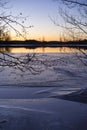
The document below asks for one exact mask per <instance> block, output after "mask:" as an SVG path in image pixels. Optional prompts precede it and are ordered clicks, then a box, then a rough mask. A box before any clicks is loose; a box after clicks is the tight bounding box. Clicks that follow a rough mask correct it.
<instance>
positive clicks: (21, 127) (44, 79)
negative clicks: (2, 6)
mask: <svg viewBox="0 0 87 130" xmlns="http://www.w3.org/2000/svg"><path fill="white" fill-rule="evenodd" d="M17 55H20V54H17ZM37 57H38V58H40V59H42V60H44V59H46V60H45V66H43V65H42V68H43V67H44V71H43V72H42V73H40V74H38V75H33V74H31V73H30V72H28V71H26V72H21V71H20V70H17V69H14V68H9V67H5V68H4V70H3V71H1V72H0V129H1V130H87V66H85V65H84V64H83V63H82V62H81V61H80V60H79V59H78V57H77V56H76V54H74V53H66V54H63V53H62V54H61V53H56V54H49V53H48V54H37ZM80 58H81V59H82V60H83V62H85V63H87V60H86V58H85V57H84V56H83V55H81V56H80Z"/></svg>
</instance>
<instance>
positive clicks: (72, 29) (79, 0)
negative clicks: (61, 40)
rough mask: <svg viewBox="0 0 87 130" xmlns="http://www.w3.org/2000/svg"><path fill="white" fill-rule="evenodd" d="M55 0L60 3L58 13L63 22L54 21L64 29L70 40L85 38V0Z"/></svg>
mask: <svg viewBox="0 0 87 130" xmlns="http://www.w3.org/2000/svg"><path fill="white" fill-rule="evenodd" d="M55 1H58V2H60V4H61V6H60V7H59V14H60V15H61V16H62V18H63V20H64V24H60V23H58V22H56V21H54V23H55V24H56V25H57V26H60V27H62V28H63V29H65V31H67V33H68V36H69V37H68V38H70V37H71V40H81V39H87V0H55ZM60 4H59V5H60Z"/></svg>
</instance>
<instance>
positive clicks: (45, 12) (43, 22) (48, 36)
mask: <svg viewBox="0 0 87 130" xmlns="http://www.w3.org/2000/svg"><path fill="white" fill-rule="evenodd" d="M57 4H58V3H56V2H53V0H10V5H11V6H12V8H11V11H12V12H13V14H14V15H17V14H19V13H20V12H22V14H23V15H24V16H29V19H28V21H27V22H26V25H27V26H29V25H33V26H34V27H33V28H31V29H30V30H29V35H28V37H29V39H37V40H42V39H43V37H44V39H45V40H59V30H58V28H57V27H56V26H55V25H54V24H53V22H52V21H51V20H50V18H49V16H51V17H52V18H54V19H56V17H57V12H58V5H57Z"/></svg>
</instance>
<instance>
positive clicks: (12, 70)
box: [0, 47, 87, 89]
mask: <svg viewBox="0 0 87 130" xmlns="http://www.w3.org/2000/svg"><path fill="white" fill-rule="evenodd" d="M29 52H31V53H29ZM32 52H33V53H35V54H33V53H32ZM37 52H38V53H37ZM86 82H87V52H86V51H84V50H80V51H79V50H78V49H71V48H64V47H63V48H37V49H25V48H11V50H10V53H2V52H1V53H0V86H22V87H26V86H27V87H32V86H33V87H39V86H40V87H59V88H67V87H68V88H75V89H76V88H85V87H86V86H87V83H86Z"/></svg>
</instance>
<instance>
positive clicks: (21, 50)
mask: <svg viewBox="0 0 87 130" xmlns="http://www.w3.org/2000/svg"><path fill="white" fill-rule="evenodd" d="M81 50H83V51H85V52H87V50H84V49H81ZM0 51H1V52H11V53H70V52H72V53H73V52H79V49H78V48H69V47H38V48H34V49H29V48H24V47H21V48H17V47H16V48H0Z"/></svg>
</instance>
